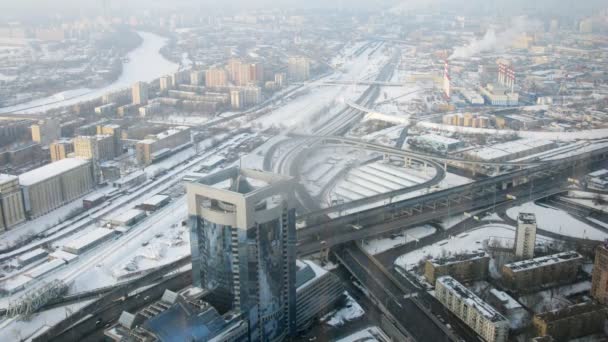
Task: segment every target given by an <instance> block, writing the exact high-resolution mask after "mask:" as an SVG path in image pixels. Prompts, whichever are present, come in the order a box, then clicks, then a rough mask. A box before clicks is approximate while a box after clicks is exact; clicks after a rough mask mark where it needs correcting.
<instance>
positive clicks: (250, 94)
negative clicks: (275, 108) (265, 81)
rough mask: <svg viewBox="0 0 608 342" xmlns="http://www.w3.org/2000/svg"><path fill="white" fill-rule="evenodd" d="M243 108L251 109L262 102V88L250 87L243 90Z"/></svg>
mask: <svg viewBox="0 0 608 342" xmlns="http://www.w3.org/2000/svg"><path fill="white" fill-rule="evenodd" d="M242 102H243V106H245V107H250V106H255V105H258V104H260V103H261V102H262V88H260V87H258V86H248V87H244V88H243V100H242Z"/></svg>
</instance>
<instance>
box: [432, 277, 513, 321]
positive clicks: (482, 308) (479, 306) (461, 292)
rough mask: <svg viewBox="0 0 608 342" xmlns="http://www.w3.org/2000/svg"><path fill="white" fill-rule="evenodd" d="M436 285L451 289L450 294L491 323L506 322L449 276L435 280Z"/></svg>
mask: <svg viewBox="0 0 608 342" xmlns="http://www.w3.org/2000/svg"><path fill="white" fill-rule="evenodd" d="M437 283H441V284H442V285H443V286H445V287H446V288H448V289H451V290H452V291H451V292H452V293H454V295H456V296H458V297H460V298H461V299H462V300H463V301H464V302H465V303H466V304H467V305H468V306H469V307H473V308H475V310H476V311H477V312H479V313H480V314H481V315H483V316H484V317H486V318H487V319H489V320H491V321H492V322H499V321H507V319H506V318H505V317H504V316H503V315H501V314H500V313H499V312H498V311H496V309H494V308H493V307H492V306H491V305H490V304H488V303H486V302H484V301H483V300H482V299H481V298H479V297H477V295H476V294H474V293H473V292H472V291H471V290H469V289H467V288H466V287H464V285H462V284H461V283H459V282H458V281H457V280H456V279H454V278H452V277H450V276H443V277H439V278H437Z"/></svg>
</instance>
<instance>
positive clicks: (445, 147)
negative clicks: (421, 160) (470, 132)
mask: <svg viewBox="0 0 608 342" xmlns="http://www.w3.org/2000/svg"><path fill="white" fill-rule="evenodd" d="M407 143H408V144H410V145H411V146H412V147H416V148H419V149H421V150H425V151H430V152H436V153H448V152H450V151H453V150H455V149H457V148H458V147H460V146H462V142H461V141H460V140H457V139H452V138H448V137H444V136H442V135H437V134H425V135H420V136H417V137H412V138H410V139H408V140H407Z"/></svg>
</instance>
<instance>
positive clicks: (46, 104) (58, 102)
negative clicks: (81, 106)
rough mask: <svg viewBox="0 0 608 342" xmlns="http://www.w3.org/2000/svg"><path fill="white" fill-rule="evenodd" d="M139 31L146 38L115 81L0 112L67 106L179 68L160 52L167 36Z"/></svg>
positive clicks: (7, 108)
mask: <svg viewBox="0 0 608 342" xmlns="http://www.w3.org/2000/svg"><path fill="white" fill-rule="evenodd" d="M137 33H138V34H139V35H140V36H141V37H142V39H143V42H142V44H141V45H140V46H139V47H137V48H136V49H135V50H133V51H131V52H130V53H129V54H128V55H127V58H128V60H129V61H128V62H125V63H124V64H123V72H122V74H121V75H120V77H119V78H118V80H116V81H115V82H114V83H112V84H110V85H108V86H106V87H103V88H99V89H94V90H92V89H80V90H77V91H68V92H63V93H60V94H56V95H53V96H50V97H47V98H44V99H38V100H34V101H31V102H27V103H23V104H20V105H17V106H12V107H4V108H0V113H9V112H16V111H18V112H19V113H37V112H42V111H46V110H49V109H52V108H57V107H62V106H68V105H72V104H76V103H78V102H82V101H88V100H92V99H95V98H98V97H101V96H103V95H104V94H106V93H110V92H113V91H117V90H121V89H125V88H129V87H131V86H132V85H133V83H135V82H138V81H142V82H149V81H152V80H153V79H155V78H158V77H160V76H163V75H165V74H169V73H172V72H175V71H177V68H178V65H177V64H175V63H173V62H170V61H168V60H166V59H165V58H164V57H163V56H162V55H161V54H160V53H159V50H160V49H161V48H162V47H163V46H164V45H165V44H166V42H167V39H166V38H163V37H161V36H158V35H156V34H152V33H148V32H137Z"/></svg>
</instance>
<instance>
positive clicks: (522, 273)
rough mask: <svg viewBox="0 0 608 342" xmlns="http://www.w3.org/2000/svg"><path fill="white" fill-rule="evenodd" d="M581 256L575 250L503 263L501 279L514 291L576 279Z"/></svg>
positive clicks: (527, 290)
mask: <svg viewBox="0 0 608 342" xmlns="http://www.w3.org/2000/svg"><path fill="white" fill-rule="evenodd" d="M582 263H583V257H582V256H581V255H580V254H578V253H577V252H575V251H569V252H563V253H558V254H553V255H547V256H543V257H538V258H534V259H528V260H523V261H517V262H514V263H510V264H506V265H503V267H502V280H503V282H504V284H505V285H506V286H507V287H508V288H510V289H512V290H515V291H520V292H532V291H535V290H538V289H541V288H543V287H544V286H548V285H556V284H564V283H571V282H574V280H576V275H577V274H578V269H579V267H580V266H581V264H582Z"/></svg>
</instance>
